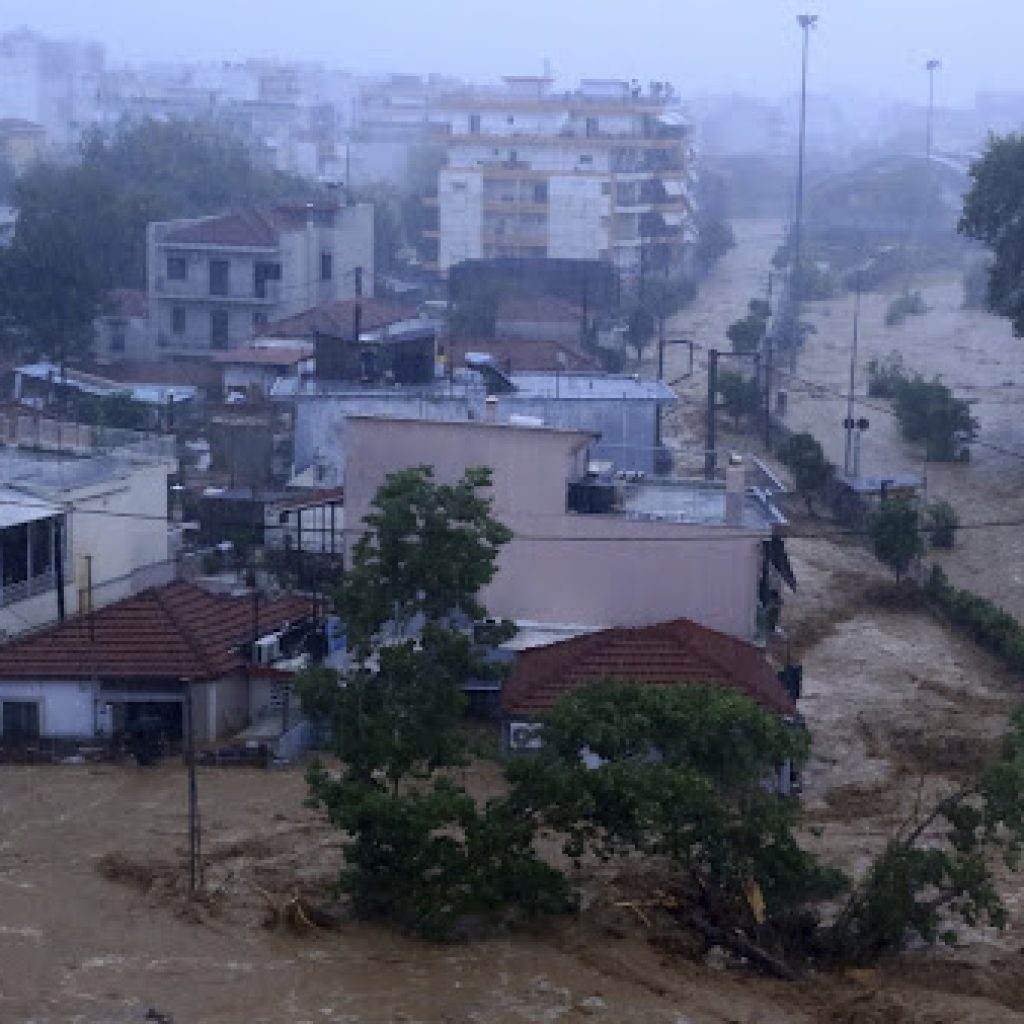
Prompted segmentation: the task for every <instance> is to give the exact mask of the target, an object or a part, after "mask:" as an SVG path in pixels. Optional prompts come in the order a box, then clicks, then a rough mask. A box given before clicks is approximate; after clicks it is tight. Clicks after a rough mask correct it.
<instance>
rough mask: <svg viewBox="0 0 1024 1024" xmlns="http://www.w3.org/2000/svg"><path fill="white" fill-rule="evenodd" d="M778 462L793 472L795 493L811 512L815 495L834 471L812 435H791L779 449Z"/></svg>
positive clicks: (804, 433)
mask: <svg viewBox="0 0 1024 1024" xmlns="http://www.w3.org/2000/svg"><path fill="white" fill-rule="evenodd" d="M779 460H780V461H781V462H782V464H783V465H784V466H788V467H789V468H790V469H791V470H792V472H793V482H794V484H795V485H796V489H797V493H798V494H799V495H800V496H801V497H802V498H803V499H804V501H805V502H806V503H807V512H808V514H809V513H810V512H811V511H812V508H813V501H814V498H815V496H816V495H818V494H821V493H822V491H823V490H824V489H825V487H826V486H827V484H828V482H829V481H830V480H831V479H832V476H833V474H834V473H835V469H834V467H833V466H832V463H830V462H829V461H828V459H826V458H825V452H824V451H823V450H822V447H821V445H820V444H818V441H817V439H816V438H815V437H814V435H813V434H809V433H807V432H806V431H803V432H801V433H799V434H791V435H790V436H789V438H788V439H787V440H786V442H785V443H784V444H783V445H782V447H781V448H780V449H779Z"/></svg>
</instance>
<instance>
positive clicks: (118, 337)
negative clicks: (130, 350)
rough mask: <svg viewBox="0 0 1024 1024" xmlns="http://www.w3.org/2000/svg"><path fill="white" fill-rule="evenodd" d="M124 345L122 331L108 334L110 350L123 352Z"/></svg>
mask: <svg viewBox="0 0 1024 1024" xmlns="http://www.w3.org/2000/svg"><path fill="white" fill-rule="evenodd" d="M124 345H125V338H124V331H113V332H112V333H111V335H110V351H111V352H123V351H124Z"/></svg>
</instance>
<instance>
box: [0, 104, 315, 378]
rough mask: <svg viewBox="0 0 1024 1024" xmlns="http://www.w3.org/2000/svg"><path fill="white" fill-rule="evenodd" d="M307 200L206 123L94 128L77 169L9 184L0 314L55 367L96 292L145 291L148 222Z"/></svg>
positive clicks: (85, 324)
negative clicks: (12, 218)
mask: <svg viewBox="0 0 1024 1024" xmlns="http://www.w3.org/2000/svg"><path fill="white" fill-rule="evenodd" d="M310 192H311V190H310V188H309V186H308V185H306V184H304V183H301V182H299V181H298V180H297V179H294V178H289V177H287V176H285V175H281V174H277V173H276V172H271V171H266V170H263V169H261V168H260V167H259V165H258V163H257V160H256V158H255V156H254V155H253V153H252V152H250V150H248V149H247V148H246V147H245V146H244V145H243V144H242V143H241V142H240V141H238V140H237V139H235V138H234V137H233V136H231V135H230V134H228V133H226V132H224V131H221V130H219V129H217V128H215V127H214V126H212V125H209V124H205V123H200V122H185V121H169V122H157V121H142V122H138V123H131V124H128V123H126V124H123V125H121V126H120V127H119V128H118V129H117V130H116V131H115V132H114V133H113V134H111V135H106V134H103V133H102V132H100V131H98V130H97V131H95V132H93V133H92V134H91V135H90V136H88V137H87V139H86V140H85V142H84V144H83V148H82V157H81V160H80V162H79V163H76V164H71V165H66V166H65V165H58V164H51V163H46V162H40V163H37V164H35V165H34V166H33V167H31V168H30V169H29V170H28V171H26V172H25V173H24V174H23V175H21V177H19V178H18V180H17V181H16V182H15V183H14V205H15V206H17V207H18V211H19V215H18V222H17V227H16V229H15V236H14V241H13V243H12V244H11V246H10V247H9V248H8V249H7V250H6V251H4V252H3V253H2V254H0V284H2V286H3V287H2V290H0V314H3V315H5V316H6V317H8V318H9V319H10V320H11V321H13V322H14V323H16V324H18V325H19V326H20V327H21V328H22V331H23V333H24V335H25V336H26V337H27V341H28V345H27V347H28V348H29V349H30V350H31V351H33V352H35V353H45V354H46V355H49V356H50V357H52V358H55V359H58V360H63V359H65V358H69V357H71V356H73V355H76V354H79V353H82V352H83V351H85V350H86V349H87V348H88V346H89V345H90V344H91V342H92V322H93V319H94V318H95V316H96V314H97V312H98V310H99V306H100V300H101V298H102V295H103V293H104V292H105V291H107V290H108V289H110V288H114V287H121V286H125V287H134V288H141V287H144V286H145V271H146V264H145V252H146V247H145V243H146V225H147V224H148V223H149V222H150V221H153V220H161V219H166V218H170V217H181V216H194V215H198V214H211V213H219V212H221V211H222V210H224V209H225V208H227V207H229V206H230V205H232V204H237V203H241V202H248V201H259V200H270V199H283V198H287V197H289V196H292V197H294V196H298V195H299V194H303V195H306V194H309V193H310Z"/></svg>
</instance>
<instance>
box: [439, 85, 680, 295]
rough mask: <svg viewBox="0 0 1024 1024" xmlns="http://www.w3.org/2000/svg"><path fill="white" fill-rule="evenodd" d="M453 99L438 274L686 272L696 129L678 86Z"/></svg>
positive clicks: (446, 109) (521, 90) (509, 88)
mask: <svg viewBox="0 0 1024 1024" xmlns="http://www.w3.org/2000/svg"><path fill="white" fill-rule="evenodd" d="M504 81H505V87H504V89H502V90H496V91H484V90H475V91H468V92H462V93H457V94H451V95H449V96H446V97H445V98H444V99H443V101H442V102H441V108H442V109H443V113H444V117H445V122H446V124H445V127H444V128H443V129H441V130H440V131H439V133H438V137H439V139H440V141H442V142H443V144H444V145H445V146H446V148H447V160H446V164H445V166H444V167H443V168H442V169H441V171H440V173H439V176H438V195H437V198H436V200H430V202H434V203H436V205H437V207H438V229H437V231H436V232H434V233H433V235H435V236H436V239H437V243H438V269H439V270H440V271H442V272H447V270H448V268H449V267H451V266H453V265H454V264H456V263H459V262H461V261H462V260H467V259H488V258H502V257H533V258H536V257H541V258H543V257H549V258H570V259H602V260H608V261H609V262H611V263H612V264H613V265H614V266H615V267H616V268H617V269H618V270H619V271H620V272H622V273H623V274H625V275H626V276H635V275H637V274H639V273H640V271H641V268H643V267H647V268H650V269H652V270H654V269H661V268H663V267H668V268H678V267H680V266H681V265H683V262H684V261H685V259H686V257H687V253H688V251H689V249H690V247H691V246H692V243H693V242H694V241H695V240H696V234H695V222H694V216H695V207H694V200H693V184H694V182H693V173H694V172H693V152H692V134H693V132H692V126H691V124H690V122H689V120H688V118H687V117H686V115H685V114H684V112H683V110H682V109H681V107H680V105H679V102H678V100H677V98H676V97H675V95H674V93H673V91H672V89H671V87H670V86H668V85H667V84H661V83H654V84H652V86H651V88H650V90H649V91H647V92H643V91H642V90H641V89H640V88H639V87H638V86H636V85H635V84H634V85H630V83H628V82H621V81H584V82H582V83H581V84H580V86H579V88H578V89H576V90H575V91H573V92H566V93H558V94H556V93H555V92H553V91H552V88H551V86H552V80H551V79H550V78H546V77H538V78H532V77H529V78H506V79H505V80H504Z"/></svg>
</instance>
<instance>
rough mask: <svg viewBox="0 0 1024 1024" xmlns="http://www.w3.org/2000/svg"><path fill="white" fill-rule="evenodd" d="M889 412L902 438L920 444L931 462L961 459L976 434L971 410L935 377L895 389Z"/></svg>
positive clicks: (907, 382) (912, 380)
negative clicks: (897, 422) (892, 412)
mask: <svg viewBox="0 0 1024 1024" xmlns="http://www.w3.org/2000/svg"><path fill="white" fill-rule="evenodd" d="M893 411H894V412H895V414H896V419H897V420H898V421H899V425H900V431H901V432H902V434H903V436H904V437H905V438H906V439H907V440H908V441H916V442H920V443H922V444H924V446H925V452H926V454H927V456H928V458H929V459H931V460H933V461H935V462H948V461H950V460H953V459H957V458H960V457H962V453H964V452H966V451H967V447H966V446H967V445H968V444H969V443H970V442H971V441H972V440H973V439H974V438H975V436H976V435H977V430H978V421H977V420H976V419H975V418H974V417H973V416H972V415H971V407H970V406H969V405H968V404H967V402H965V401H964V400H963V399H960V398H955V397H954V396H953V393H952V392H951V391H950V390H949V388H947V387H946V386H945V384H942V383H941V382H940V381H939V380H938V379H937V378H936V379H935V380H931V381H926V380H924V379H923V378H922V377H921V376H919V375H918V376H914V377H910V378H907V379H906V380H905V381H904V382H903V383H902V384H900V385H899V386H898V387H897V388H896V392H895V399H894V406H893Z"/></svg>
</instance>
